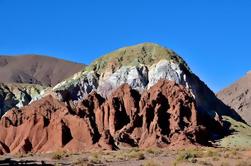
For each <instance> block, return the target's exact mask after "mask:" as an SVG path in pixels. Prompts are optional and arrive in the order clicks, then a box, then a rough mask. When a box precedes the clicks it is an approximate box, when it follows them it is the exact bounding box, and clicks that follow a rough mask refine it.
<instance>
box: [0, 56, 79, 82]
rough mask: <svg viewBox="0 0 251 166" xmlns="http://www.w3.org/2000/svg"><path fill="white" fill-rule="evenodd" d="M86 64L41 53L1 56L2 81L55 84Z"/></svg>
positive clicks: (0, 72)
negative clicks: (40, 54) (41, 54)
mask: <svg viewBox="0 0 251 166" xmlns="http://www.w3.org/2000/svg"><path fill="white" fill-rule="evenodd" d="M83 69H84V65H82V64H77V63H73V62H68V61H64V60H60V59H56V58H52V57H47V56H39V55H22V56H0V77H1V80H0V81H1V82H2V83H29V84H40V85H43V86H54V85H55V84H57V83H59V82H61V81H63V80H64V79H66V78H68V77H70V76H72V74H74V73H76V72H79V71H81V70H83Z"/></svg>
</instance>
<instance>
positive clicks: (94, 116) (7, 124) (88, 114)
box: [0, 80, 220, 154]
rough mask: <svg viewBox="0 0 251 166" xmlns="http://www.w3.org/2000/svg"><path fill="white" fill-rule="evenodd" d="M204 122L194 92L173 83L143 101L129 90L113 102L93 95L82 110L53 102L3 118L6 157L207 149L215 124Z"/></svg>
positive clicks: (154, 89)
mask: <svg viewBox="0 0 251 166" xmlns="http://www.w3.org/2000/svg"><path fill="white" fill-rule="evenodd" d="M199 116H200V115H199V114H198V111H197V107H196V102H195V100H194V98H193V97H192V95H191V94H190V92H189V91H187V90H186V88H184V87H183V86H181V85H178V84H176V83H175V82H173V81H167V80H160V81H159V82H158V83H157V84H155V85H153V86H152V87H151V88H150V89H149V90H147V91H144V92H143V94H142V95H140V94H139V92H138V91H136V90H134V89H132V88H131V87H130V86H129V85H128V84H123V85H121V86H120V87H119V88H118V89H117V90H115V91H113V92H112V94H111V95H109V96H108V98H107V99H104V98H103V97H101V96H100V95H99V94H97V93H96V92H91V93H90V94H89V95H88V96H87V97H86V98H85V99H83V100H82V101H80V102H78V103H77V104H76V105H72V104H70V103H69V102H66V103H63V102H60V101H58V100H56V99H55V98H53V97H51V96H47V97H44V98H42V99H40V100H38V101H35V102H33V103H31V104H30V105H28V106H25V107H23V108H21V109H12V110H11V111H8V112H7V113H6V114H5V115H4V116H3V117H2V119H1V121H0V130H1V132H0V145H1V146H0V153H1V154H5V153H13V154H15V153H27V152H35V153H38V152H53V151H57V150H65V151H71V152H76V151H83V150H88V149H92V148H101V149H118V148H121V147H124V146H126V147H135V146H138V147H140V148H147V147H153V146H158V147H172V146H176V145H179V146H182V145H191V144H203V143H205V142H206V141H207V140H208V139H209V137H208V134H207V133H208V132H210V131H207V129H206V128H205V125H204V123H210V121H209V122H208V121H207V122H206V121H202V122H203V123H202V122H201V121H199V120H198V119H199V118H200V117H199ZM219 123H220V120H219Z"/></svg>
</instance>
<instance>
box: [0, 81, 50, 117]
mask: <svg viewBox="0 0 251 166" xmlns="http://www.w3.org/2000/svg"><path fill="white" fill-rule="evenodd" d="M45 89H46V88H45V87H43V86H40V85H35V84H3V83H0V116H2V115H3V114H4V113H5V112H6V111H8V110H9V109H11V108H20V107H23V106H24V105H27V104H29V103H30V102H31V101H32V100H36V99H37V98H38V97H39V96H40V95H41V94H42V93H43V91H44V90H45Z"/></svg>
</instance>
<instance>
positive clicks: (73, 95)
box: [53, 43, 242, 121]
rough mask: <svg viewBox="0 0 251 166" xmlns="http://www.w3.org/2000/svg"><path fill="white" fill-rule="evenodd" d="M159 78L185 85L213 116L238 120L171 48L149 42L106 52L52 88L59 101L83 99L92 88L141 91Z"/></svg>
mask: <svg viewBox="0 0 251 166" xmlns="http://www.w3.org/2000/svg"><path fill="white" fill-rule="evenodd" d="M160 79H166V80H171V81H175V82H176V83H177V84H180V85H183V86H185V87H186V88H187V89H188V90H189V91H190V92H191V93H192V95H193V97H194V99H195V100H196V103H197V106H198V111H199V112H200V113H202V114H205V116H208V115H209V116H211V117H212V118H215V117H217V116H218V115H227V116H231V117H232V118H234V119H236V120H238V121H241V120H242V119H241V117H240V116H239V115H238V114H237V113H236V112H235V111H234V110H231V109H230V108H228V107H227V106H226V105H224V104H223V103H222V102H221V101H220V100H219V99H217V97H216V96H215V94H214V93H213V92H212V91H211V90H210V89H209V88H208V87H207V85H205V84H204V83H203V82H202V81H201V80H200V79H199V78H198V77H197V76H196V75H195V74H193V73H192V72H191V70H190V69H189V67H188V65H187V64H186V63H185V61H184V60H183V59H182V58H181V57H179V56H178V55H177V54H176V53H174V52H173V51H171V50H169V49H166V48H163V47H161V46H159V45H156V44H152V43H144V44H139V45H136V46H131V47H126V48H122V49H119V50H117V51H114V52H112V53H110V54H107V55H105V56H103V57H101V58H100V59H98V60H96V61H94V62H93V63H92V64H91V65H89V66H88V67H87V68H86V70H85V71H83V72H80V73H77V74H75V75H74V76H73V77H72V78H70V79H68V80H65V81H63V82H61V83H59V84H58V85H56V86H55V87H54V88H53V91H54V92H56V94H57V96H58V98H59V99H60V100H62V101H67V100H68V99H72V100H74V101H78V100H81V99H83V97H85V96H87V95H88V94H89V93H90V92H92V91H97V92H98V93H99V94H101V96H102V97H107V96H109V95H110V94H111V93H112V91H113V90H114V89H116V88H118V87H119V86H121V85H122V84H124V83H127V84H129V85H130V87H132V88H133V89H135V90H138V91H139V92H140V93H142V92H143V91H144V90H147V89H149V88H151V87H152V86H153V85H154V84H156V83H157V81H158V80H160Z"/></svg>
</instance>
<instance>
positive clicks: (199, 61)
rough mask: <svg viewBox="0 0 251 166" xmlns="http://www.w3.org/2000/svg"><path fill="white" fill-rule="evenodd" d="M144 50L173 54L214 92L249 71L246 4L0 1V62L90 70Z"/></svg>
mask: <svg viewBox="0 0 251 166" xmlns="http://www.w3.org/2000/svg"><path fill="white" fill-rule="evenodd" d="M142 42H156V43H159V44H161V45H163V46H165V47H168V48H171V49H173V50H174V51H176V52H177V53H178V54H180V55H181V56H182V57H183V58H184V59H185V60H186V61H187V62H188V64H189V65H190V67H191V68H192V70H193V71H194V73H196V74H197V75H198V76H199V77H200V78H201V79H202V80H203V81H205V82H206V83H207V84H208V85H209V87H210V88H211V89H213V90H214V91H218V90H219V89H221V88H223V87H225V86H227V85H229V84H230V83H232V82H233V81H235V80H237V79H239V78H240V77H241V76H243V75H245V73H246V72H247V71H248V70H251V0H0V54H25V53H37V54H46V55H50V56H55V57H59V58H63V59H67V60H71V61H76V62H80V63H85V64H88V63H90V62H91V61H92V60H94V59H96V58H97V57H99V56H101V55H103V54H105V53H107V52H110V51H112V50H114V49H117V48H120V47H123V46H128V45H134V44H137V43H142Z"/></svg>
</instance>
